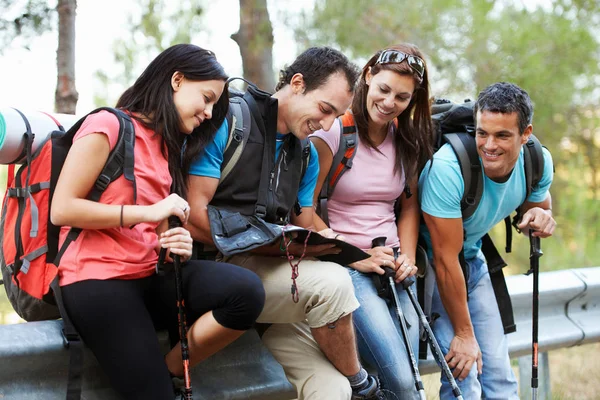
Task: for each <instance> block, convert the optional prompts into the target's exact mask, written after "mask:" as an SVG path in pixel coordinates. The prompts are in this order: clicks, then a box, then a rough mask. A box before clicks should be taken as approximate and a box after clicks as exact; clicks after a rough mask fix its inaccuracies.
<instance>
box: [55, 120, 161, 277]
mask: <svg viewBox="0 0 600 400" xmlns="http://www.w3.org/2000/svg"><path fill="white" fill-rule="evenodd" d="M132 121H133V126H134V128H135V154H134V160H135V169H134V174H135V181H136V185H137V204H138V205H151V204H154V203H156V202H158V201H160V200H162V199H164V198H165V197H167V196H168V195H169V190H170V187H171V175H170V173H169V166H168V161H167V159H166V158H165V156H164V155H163V153H162V152H161V136H160V135H157V134H155V133H154V132H153V131H151V130H149V129H147V128H146V127H144V126H143V125H142V124H140V123H138V122H137V121H136V120H135V119H132ZM118 129H119V121H118V119H117V117H116V116H114V115H113V114H111V113H109V112H107V111H101V112H99V113H96V114H93V115H91V116H89V117H88V118H87V119H86V120H85V121H84V123H83V124H82V126H81V128H80V129H79V131H77V134H76V135H75V138H74V140H78V139H80V138H82V137H84V136H86V135H89V134H90V133H94V132H99V133H103V134H105V135H106V136H107V138H108V141H109V143H110V148H111V149H113V148H114V147H115V145H116V142H117V138H118ZM100 203H105V204H119V205H121V204H124V205H128V204H129V205H132V204H133V185H132V184H131V182H129V181H128V180H126V179H125V177H123V176H120V177H119V178H118V179H116V180H115V181H114V182H112V183H111V184H110V185H108V187H107V188H106V190H105V191H104V193H103V194H102V196H101V197H100ZM157 226H158V223H146V222H142V223H139V224H137V225H135V226H134V227H133V229H129V228H128V227H124V228H119V227H117V228H110V229H97V230H96V229H84V230H83V231H82V232H81V234H80V235H79V237H78V238H77V240H76V241H74V242H73V243H71V244H70V245H69V247H68V248H67V250H66V251H65V254H64V255H63V257H62V259H61V262H60V267H59V276H60V285H61V286H64V285H68V284H71V283H74V282H79V281H83V280H87V279H102V280H104V279H112V278H118V279H137V278H143V277H146V276H150V275H151V274H153V273H154V270H155V266H156V262H157V260H158V255H157V253H156V247H157V246H158V236H157V234H156V231H155V229H156V227H157ZM68 231H69V228H68V227H62V228H61V232H60V240H59V248H60V245H62V243H63V241H64V239H65V237H66V235H67V232H68Z"/></svg>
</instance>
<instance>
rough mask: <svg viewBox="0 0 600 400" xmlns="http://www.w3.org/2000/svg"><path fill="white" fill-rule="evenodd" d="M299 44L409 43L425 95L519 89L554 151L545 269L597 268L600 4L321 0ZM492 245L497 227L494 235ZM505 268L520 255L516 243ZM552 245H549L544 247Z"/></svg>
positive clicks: (365, 47)
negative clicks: (505, 84)
mask: <svg viewBox="0 0 600 400" xmlns="http://www.w3.org/2000/svg"><path fill="white" fill-rule="evenodd" d="M302 21H303V22H302V25H301V26H300V27H298V28H297V37H298V38H299V41H300V42H301V43H302V44H303V45H304V46H306V45H309V44H315V43H319V44H330V45H332V44H333V45H336V46H338V47H339V48H341V49H342V50H343V51H345V52H346V53H347V54H348V55H351V56H352V57H353V58H355V59H362V60H364V59H366V58H367V57H368V56H369V55H371V54H372V53H373V52H374V51H375V50H377V49H380V48H382V47H385V46H387V45H390V44H393V43H397V42H401V41H408V42H412V43H415V44H416V45H418V46H419V47H420V48H421V49H422V50H423V51H424V52H425V54H426V55H427V58H428V62H429V66H430V70H431V78H430V81H431V82H432V87H433V94H434V95H435V96H438V97H449V98H451V99H453V100H455V101H462V99H464V98H475V97H476V96H477V93H478V91H479V90H481V89H483V88H484V87H485V86H487V85H488V84H490V83H493V82H496V81H511V82H514V83H516V84H518V85H520V86H521V87H523V88H524V89H526V90H527V91H528V92H529V94H530V96H531V97H532V99H533V100H534V102H535V116H534V132H535V134H536V135H537V136H538V137H539V138H540V140H541V141H542V143H543V144H544V145H545V146H547V147H548V148H549V149H550V151H551V152H552V155H553V158H554V162H555V168H556V175H555V181H554V184H553V186H552V193H553V199H554V213H555V217H556V219H557V221H558V223H559V226H558V229H557V231H556V234H555V236H554V238H553V239H550V240H546V241H545V242H546V243H548V244H547V245H546V246H545V249H544V251H545V254H546V257H544V260H543V264H544V266H546V265H548V266H549V267H551V268H552V269H554V268H556V269H562V268H572V267H581V266H590V265H600V246H598V244H600V243H599V241H598V229H599V226H600V219H599V218H600V207H599V205H600V193H599V191H600V186H599V184H600V181H599V178H600V175H599V172H600V171H599V167H600V166H599V165H598V164H599V162H600V161H598V160H600V127H599V126H600V125H599V122H600V101H599V99H600V89H599V88H600V64H599V63H600V42H599V41H598V37H599V36H598V34H599V33H600V3H598V2H596V1H585V0H580V1H577V0H547V1H529V2H526V1H490V0H422V1H419V2H412V1H396V0H394V1H392V0H373V1H363V0H326V1H320V2H317V3H315V6H314V9H313V11H312V12H310V13H305V14H304V16H303V18H302ZM494 236H495V240H496V242H497V244H498V245H499V248H500V247H501V246H502V243H504V227H499V228H498V229H496V230H495V232H494ZM516 242H517V243H516V246H515V249H514V250H513V254H512V255H511V256H509V257H508V261H509V265H516V266H521V267H522V268H515V269H514V271H515V272H516V271H517V270H518V271H522V270H523V268H525V265H526V264H527V262H528V250H527V246H528V243H527V241H526V240H524V238H518V239H517V240H516ZM550 243H552V244H551V245H550Z"/></svg>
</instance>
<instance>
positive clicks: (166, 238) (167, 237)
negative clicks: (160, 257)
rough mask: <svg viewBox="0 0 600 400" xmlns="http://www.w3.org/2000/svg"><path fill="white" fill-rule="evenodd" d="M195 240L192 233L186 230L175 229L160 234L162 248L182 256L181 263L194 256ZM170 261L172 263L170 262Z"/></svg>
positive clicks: (168, 255)
mask: <svg viewBox="0 0 600 400" xmlns="http://www.w3.org/2000/svg"><path fill="white" fill-rule="evenodd" d="M193 242H194V241H193V240H192V236H191V235H190V232H189V231H188V230H187V229H185V228H181V227H178V228H173V229H169V230H167V231H165V232H163V233H161V234H160V240H159V244H160V247H162V248H165V249H167V250H168V254H167V257H170V253H173V254H177V255H179V256H181V261H187V260H189V259H190V257H191V256H192V247H193ZM168 261H172V259H171V260H168Z"/></svg>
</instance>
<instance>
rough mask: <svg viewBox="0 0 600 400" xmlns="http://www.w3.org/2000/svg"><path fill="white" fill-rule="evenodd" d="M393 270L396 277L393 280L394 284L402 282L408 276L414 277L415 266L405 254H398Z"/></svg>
mask: <svg viewBox="0 0 600 400" xmlns="http://www.w3.org/2000/svg"><path fill="white" fill-rule="evenodd" d="M395 269H396V277H395V278H394V280H395V281H396V283H399V282H402V281H403V280H405V279H406V278H408V277H409V276H414V275H415V274H416V273H417V266H416V265H415V263H414V261H413V260H411V259H410V258H408V256H407V255H406V254H400V255H399V256H398V258H396V266H395Z"/></svg>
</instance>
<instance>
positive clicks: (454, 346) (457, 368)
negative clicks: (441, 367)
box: [446, 335, 483, 381]
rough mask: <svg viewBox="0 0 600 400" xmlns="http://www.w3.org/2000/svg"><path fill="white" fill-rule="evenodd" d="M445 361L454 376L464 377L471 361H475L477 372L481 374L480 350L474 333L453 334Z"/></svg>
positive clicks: (469, 369) (470, 366)
mask: <svg viewBox="0 0 600 400" xmlns="http://www.w3.org/2000/svg"><path fill="white" fill-rule="evenodd" d="M446 362H447V363H448V367H450V369H451V370H452V375H453V376H454V378H457V379H459V380H461V381H462V380H463V379H465V378H466V377H467V376H468V375H469V372H471V368H472V367H473V363H475V362H476V363H477V373H478V374H479V375H481V370H482V368H483V361H482V359H481V350H480V349H479V344H478V343H477V339H475V336H474V335H462V336H460V335H455V336H454V338H453V339H452V342H450V351H448V354H446Z"/></svg>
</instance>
